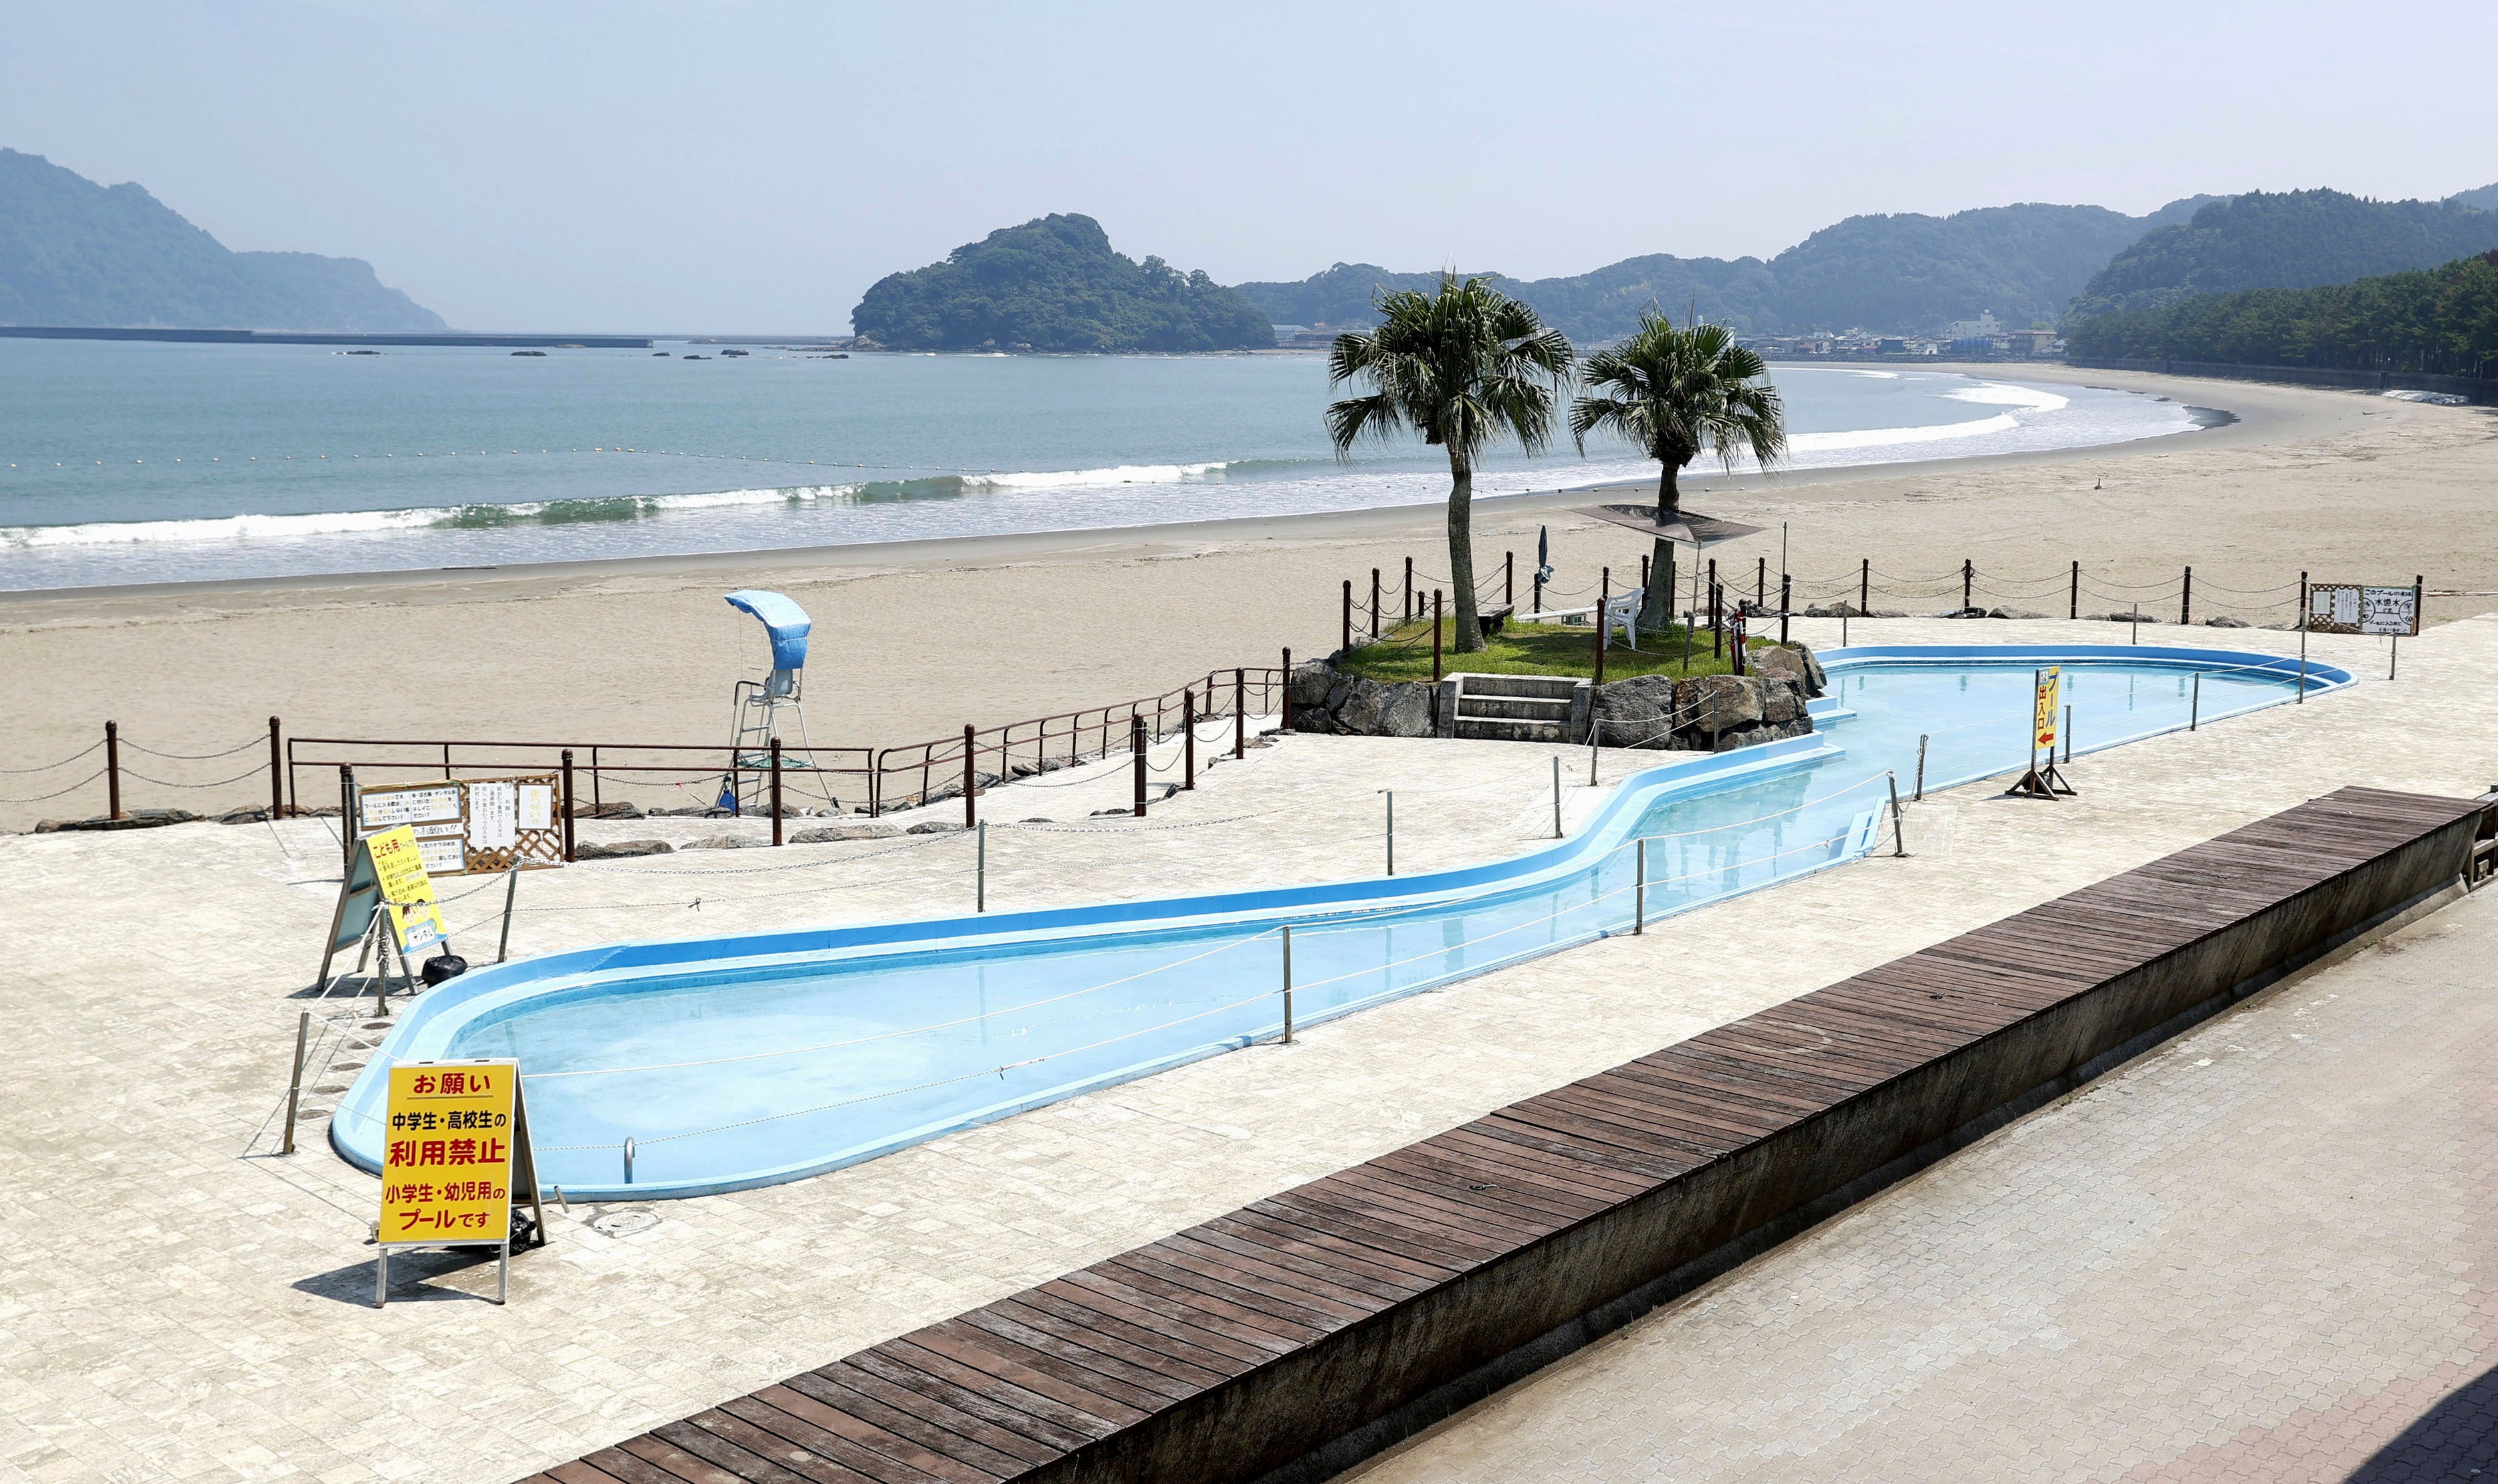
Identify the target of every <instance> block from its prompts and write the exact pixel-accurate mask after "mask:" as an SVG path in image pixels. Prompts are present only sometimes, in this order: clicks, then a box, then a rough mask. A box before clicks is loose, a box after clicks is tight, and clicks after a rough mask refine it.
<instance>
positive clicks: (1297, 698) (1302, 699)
mask: <svg viewBox="0 0 2498 1484" xmlns="http://www.w3.org/2000/svg"><path fill="white" fill-rule="evenodd" d="M1338 679H1342V677H1341V676H1339V675H1338V674H1337V673H1336V671H1335V669H1334V668H1333V667H1332V666H1330V665H1329V664H1328V663H1327V662H1326V661H1325V660H1311V661H1310V662H1309V663H1308V664H1305V665H1295V666H1294V667H1293V679H1292V681H1291V684H1290V686H1289V688H1288V689H1287V690H1286V691H1285V696H1286V698H1287V699H1289V700H1290V701H1291V702H1292V704H1293V705H1295V706H1325V705H1327V704H1328V694H1329V691H1330V690H1332V689H1333V688H1334V687H1335V683H1336V681H1337V680H1338Z"/></svg>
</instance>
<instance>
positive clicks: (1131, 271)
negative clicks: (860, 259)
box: [850, 214, 1275, 351]
mask: <svg viewBox="0 0 2498 1484" xmlns="http://www.w3.org/2000/svg"><path fill="white" fill-rule="evenodd" d="M850 325H851V328H852V329H853V330H854V331H856V332H857V333H858V334H859V335H860V336H861V337H862V341H863V343H864V344H866V345H869V346H874V347H881V348H883V349H886V350H951V351H966V350H1004V351H1218V350H1264V349H1272V348H1273V346H1274V344H1275V327H1274V326H1273V324H1272V323H1271V322H1269V321H1268V320H1267V318H1266V316H1265V315H1264V314H1262V313H1260V312H1259V311H1258V309H1257V307H1256V306H1255V305H1253V304H1251V303H1250V302H1249V300H1246V299H1243V298H1242V297H1241V295H1240V291H1239V290H1237V289H1227V288H1225V287H1224V286H1223V285H1221V284H1219V283H1216V282H1215V281H1214V280H1213V279H1211V278H1208V277H1207V276H1206V275H1205V274H1204V273H1203V272H1201V271H1200V272H1191V273H1183V272H1181V271H1180V270H1179V269H1177V268H1172V267H1171V266H1170V265H1169V264H1167V263H1165V262H1164V261H1163V260H1162V259H1160V258H1154V257H1148V258H1147V259H1145V260H1144V261H1143V262H1142V263H1138V262H1137V261H1135V260H1134V259H1131V258H1129V257H1127V256H1126V255H1124V254H1121V253H1117V252H1114V251H1112V250H1111V248H1110V237H1109V234H1107V233H1105V232H1104V231H1103V230H1102V224H1101V223H1099V222H1097V221H1095V220H1094V219H1093V218H1091V217H1089V216H1075V215H1055V214H1053V215H1050V216H1044V217H1041V218H1039V219H1037V220H1034V221H1029V222H1026V223H1024V224H1023V225H1022V226H1020V227H1005V228H1001V229H999V230H998V231H996V232H992V233H990V234H989V235H988V236H987V237H983V238H982V239H980V240H979V241H977V242H967V243H965V244H963V245H962V246H960V247H957V248H955V249H954V250H953V251H952V252H951V253H948V254H947V255H946V257H945V262H943V263H932V264H930V265H928V266H927V267H926V268H913V269H911V270H910V271H908V272H901V273H889V274H887V275H885V276H884V277H883V278H881V279H879V280H877V282H876V284H875V285H874V286H872V287H871V288H869V290H868V291H867V296H866V297H865V298H864V299H862V300H859V306H858V307H857V308H856V309H854V310H852V311H851V312H850Z"/></svg>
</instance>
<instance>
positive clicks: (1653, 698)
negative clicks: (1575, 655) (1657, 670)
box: [1590, 675, 1675, 751]
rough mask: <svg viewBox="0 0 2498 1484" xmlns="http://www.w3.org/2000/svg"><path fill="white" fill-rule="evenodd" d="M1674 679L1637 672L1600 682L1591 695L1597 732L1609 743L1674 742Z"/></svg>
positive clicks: (1660, 744)
mask: <svg viewBox="0 0 2498 1484" xmlns="http://www.w3.org/2000/svg"><path fill="white" fill-rule="evenodd" d="M1674 690H1675V686H1674V681H1672V680H1671V679H1667V678H1666V677H1664V676H1661V675H1637V676H1633V677H1631V678H1630V679H1627V680H1616V681H1614V682H1613V683H1612V684H1610V685H1599V686H1597V687H1595V690H1594V692H1593V694H1592V696H1591V698H1590V705H1591V708H1592V713H1593V715H1594V717H1595V723H1596V736H1597V739H1598V740H1599V741H1601V742H1603V743H1604V744H1605V745H1606V746H1608V747H1647V748H1650V749H1654V750H1659V751H1661V750H1663V749H1665V748H1667V747H1671V746H1673V745H1674V739H1673V737H1672V735H1671V734H1672V731H1673V726H1672V723H1671V721H1670V720H1669V718H1670V717H1672V716H1673V714H1674Z"/></svg>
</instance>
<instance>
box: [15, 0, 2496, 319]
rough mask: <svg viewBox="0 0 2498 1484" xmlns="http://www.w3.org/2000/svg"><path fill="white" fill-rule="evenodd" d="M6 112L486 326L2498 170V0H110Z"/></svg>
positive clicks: (2136, 206)
mask: <svg viewBox="0 0 2498 1484" xmlns="http://www.w3.org/2000/svg"><path fill="white" fill-rule="evenodd" d="M8 34H9V45H8V47H6V48H5V49H0V145H7V146H10V147H14V148H16V149H20V150H24V151H27V152H29V153H33V154H40V155H44V156H47V157H48V158H49V159H50V160H51V161H52V162H53V163H54V164H57V165H62V166H66V167H68V168H69V169H71V170H75V171H77V172H79V173H80V174H83V175H86V176H88V177H90V178H92V179H96V180H99V181H102V182H105V183H107V184H112V183H117V182H120V181H124V180H136V181H138V182H140V183H141V184H142V185H144V186H145V187H146V188H147V189H148V190H149V191H151V192H153V193H154V194H155V196H156V197H157V198H158V199H159V200H161V201H163V202H164V203H166V204H167V205H170V206H172V207H173V208H174V209H176V210H177V211H179V212H181V213H182V214H183V215H185V216H187V217H189V218H190V219H191V221H193V222H194V223H196V224H197V225H199V226H201V227H203V228H206V229H207V230H208V232H210V233H212V234H214V235H215V237H217V238H218V240H220V241H222V242H224V243H225V244H226V245H227V246H228V247H232V248H236V249H239V250H240V249H255V248H257V249H286V250H298V251H307V252H319V253H328V254H333V255H337V256H345V257H358V258H364V259H366V260H368V261H369V262H370V263H371V264H372V265H373V266H374V268H375V269H376V270H377V271H378V272H379V273H380V275H381V278H382V281H383V282H385V283H388V284H390V285H392V286H393V287H396V288H399V289H402V290H404V291H406V292H407V293H408V294H409V295H410V296H411V297H412V298H414V299H415V300H417V301H418V302H419V303H422V304H425V305H426V306H428V307H429V308H432V309H433V310H435V311H436V312H438V313H440V314H441V315H443V316H444V317H445V318H446V319H447V320H449V321H450V322H451V324H452V325H453V326H455V327H458V328H461V329H468V330H549V331H578V332H592V331H615V332H722V333H725V332H756V333H765V334H771V333H787V334H799V333H844V332H847V331H848V329H849V311H850V309H851V307H852V306H853V305H854V304H856V303H857V301H858V298H859V295H860V294H861V293H862V292H863V291H864V290H865V289H866V288H867V286H868V285H869V284H871V283H873V282H874V281H875V280H876V279H878V278H879V277H881V276H882V275H883V274H885V273H888V272H891V271H894V270H896V269H900V268H913V267H916V266H918V265H921V264H924V263H928V262H932V261H934V260H936V259H939V258H942V257H943V256H944V255H945V253H946V252H947V251H949V250H951V249H952V248H954V247H955V246H957V245H959V244H961V243H964V242H968V241H972V240H975V239H977V238H978V237H981V236H983V235H985V234H986V233H987V232H989V231H990V230H992V229H994V228H997V227H1002V226H1009V225H1012V224H1014V223H1017V222H1022V221H1026V220H1029V219H1031V218H1033V217H1035V216H1039V215H1041V214H1044V213H1046V212H1050V211H1073V212H1082V213H1084V214H1086V215H1089V216H1093V217H1095V218H1097V219H1099V220H1100V221H1101V222H1102V224H1103V226H1104V227H1105V228H1106V229H1107V230H1108V232H1109V235H1110V239H1111V241H1112V243H1113V244H1114V245H1115V246H1116V247H1118V248H1119V249H1120V250H1121V251H1123V252H1126V253H1127V254H1129V255H1130V256H1132V257H1139V258H1140V257H1143V256H1144V255H1146V254H1148V253H1157V254H1160V255H1161V256H1162V257H1164V258H1165V259H1167V260H1169V262H1170V263H1172V264H1173V265H1174V266H1176V267H1179V268H1203V269H1204V270H1205V271H1207V272H1209V273H1211V274H1213V275H1214V277H1216V278H1217V279H1219V280H1221V281H1223V282H1226V283H1236V282H1241V281H1245V280H1249V279H1268V278H1300V277H1304V276H1307V275H1308V274H1310V273H1313V272H1317V271H1319V270H1321V269H1323V268H1327V267H1328V266H1329V264H1331V263H1336V262H1370V263H1378V264H1383V265H1385V266H1387V267H1390V268H1399V269H1419V268H1437V267H1442V266H1448V265H1456V266H1458V267H1462V268H1470V269H1496V270H1498V271H1501V272H1505V273H1511V274H1515V275H1517V276H1520V277H1527V278H1532V277H1543V276H1549V275H1552V274H1556V273H1576V272H1584V271H1586V270H1587V269H1589V268H1596V267H1599V266H1601V265H1603V264H1606V263H1611V262H1615V261H1617V260H1619V259H1621V258H1625V257H1630V256H1633V255H1635V254H1640V253H1653V252H1668V253H1675V254H1678V255H1681V256H1685V257H1700V256H1715V257H1735V256H1741V255H1744V254H1756V255H1759V256H1762V257H1768V256H1771V255H1773V254H1775V253H1777V251H1779V250H1780V249H1781V248H1784V247H1787V246H1789V245H1791V244H1793V243H1794V242H1796V241H1798V240H1801V239H1802V238H1803V237H1806V236H1808V235H1809V234H1810V233H1811V232H1812V231H1814V230H1815V229H1817V228H1819V227H1823V226H1826V225H1828V224H1830V223H1832V222H1835V221H1838V220H1840V219H1841V218H1842V217H1846V216H1850V215H1855V214H1859V213H1869V212H1892V211H1923V212H1933V213H1938V214H1942V213H1949V212H1952V211H1957V210H1964V209H1967V208H1970V207H1974V206H1986V205H2003V204H2006V203H2010V202H2016V201H2047V202H2063V203H2091V204H2095V205H2105V206H2111V207H2115V208H2117V209H2119V210H2124V211H2128V212H2132V213H2140V212H2144V211H2148V210H2151V209H2152V208H2154V207H2156V206H2159V205H2162V203H2164V202H2167V201H2170V200H2173V199H2175V198H2177V197H2180V196H2187V195H2193V194H2195V193H2197V192H2206V191H2208V192H2234V191H2243V190H2248V189H2258V188H2260V189H2271V190H2289V189H2295V188H2300V187H2310V186H2334V187H2338V188H2340V189H2343V190H2349V191H2353V192H2356V193H2359V194H2362V195H2373V196H2380V197H2391V198H2399V197H2407V196H2420V197H2426V198H2436V197H2441V196H2446V195H2450V194H2451V193H2453V192H2455V191H2459V190H2466V189H2470V188H2473V187H2476V186H2481V185H2486V184H2489V183H2491V182H2493V181H2498V132H2494V131H2492V130H2491V129H2490V127H2489V125H2488V117H2487V98H2488V89H2489V85H2490V84H2489V81H2488V77H2487V66H2488V62H2489V59H2490V58H2492V57H2498V4H2491V3H2490V0H2460V3H2424V4H2405V3H2401V0H2393V3H2378V4H2371V5H2367V6H2356V5H2352V4H2349V3H2347V0H2345V3H2339V4H2311V3H2301V0H2270V3H2260V4H2235V3H2219V4H2202V3H2196V0H2167V3H2162V4H2137V3H2132V0H2091V3H2088V4H2082V3H2074V0H2066V3H2059V4H2054V5H2046V4H2036V3H2025V0H2010V3H2005V0H1992V3H1985V4H1962V3H1919V0H1898V3H1892V4H1886V5H1881V6H1873V5H1866V4H1863V3H1851V4H1829V5H1821V4H1780V3H1776V0H1754V3H1748V4H1745V5H1744V6H1741V7H1736V6H1730V5H1726V4H1724V3H1722V0H1719V3H1712V4H1703V5H1680V4H1649V5H1642V4H1628V3H1608V0H1576V3H1553V4H1540V5H1539V4H1521V3H1516V0H1510V3H1503V4H1477V3H1473V0H1443V3H1436V4H1424V5H1406V4H1379V5H1362V4H1344V3H1335V4H1304V3H1298V0H1270V3H1265V4H1260V5H1203V4H1201V5H1195V6H1183V5H1129V4H1093V5H1073V4H1054V5H1029V4H1027V5H1017V6H1006V5H998V6H972V5H959V4H945V3H928V0H921V3H917V4H893V3H889V0H888V3H883V4H876V5H849V4H836V3H823V0H818V3H812V4H807V3H789V4H785V3H774V0H747V3H740V0H718V3H712V4H690V3H669V0H603V3H598V4H580V3H567V0H540V3H529V0H500V3H478V0H396V3H385V0H277V3H252V0H232V3H223V4H219V3H208V0H193V3H160V0H144V3H143V0H81V3H80V4H78V5H52V6H37V5H34V4H31V3H22V4H19V5H16V6H13V7H12V14H11V16H10V17H9V21H8Z"/></svg>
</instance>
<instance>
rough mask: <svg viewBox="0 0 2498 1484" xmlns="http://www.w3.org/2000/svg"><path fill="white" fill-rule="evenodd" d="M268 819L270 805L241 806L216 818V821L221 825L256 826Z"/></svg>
mask: <svg viewBox="0 0 2498 1484" xmlns="http://www.w3.org/2000/svg"><path fill="white" fill-rule="evenodd" d="M268 817H269V805H265V804H239V805H235V806H234V807H233V808H230V809H228V810H226V811H225V812H224V813H222V814H219V815H218V816H216V819H217V823H219V824H221V825H256V824H259V823H260V822H261V821H262V820H265V819H267V818H268Z"/></svg>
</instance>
